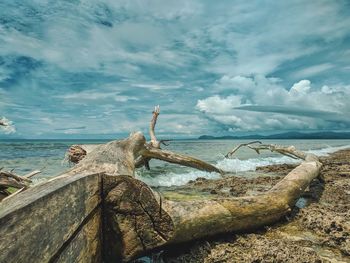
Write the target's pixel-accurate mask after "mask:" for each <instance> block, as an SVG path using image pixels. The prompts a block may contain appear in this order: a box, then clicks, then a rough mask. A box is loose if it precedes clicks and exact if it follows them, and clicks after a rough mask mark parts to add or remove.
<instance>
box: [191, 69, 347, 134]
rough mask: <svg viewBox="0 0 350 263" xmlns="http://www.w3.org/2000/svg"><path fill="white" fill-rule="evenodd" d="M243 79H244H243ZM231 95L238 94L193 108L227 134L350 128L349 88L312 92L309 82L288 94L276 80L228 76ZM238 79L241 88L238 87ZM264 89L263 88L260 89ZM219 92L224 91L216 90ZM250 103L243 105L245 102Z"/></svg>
mask: <svg viewBox="0 0 350 263" xmlns="http://www.w3.org/2000/svg"><path fill="white" fill-rule="evenodd" d="M245 78H246V79H245ZM225 79H226V80H231V81H229V82H227V81H225V82H222V81H221V80H222V79H221V80H220V81H219V82H217V83H216V85H218V83H220V84H221V85H225V87H228V86H227V85H228V84H232V83H234V84H235V85H232V86H230V85H229V86H230V87H231V89H230V92H232V93H236V92H238V93H237V94H239V95H229V96H227V97H220V96H218V95H214V96H211V97H207V98H205V99H202V100H198V102H197V105H196V108H197V109H198V110H199V111H200V112H202V113H203V114H204V115H205V116H206V117H207V118H209V119H211V120H214V121H215V122H217V123H219V124H222V125H224V126H223V128H224V129H226V130H227V131H229V130H232V131H233V130H235V131H244V130H250V131H252V130H274V129H280V130H283V129H308V130H309V129H344V128H349V127H350V121H349V120H348V116H347V112H348V111H349V109H350V102H349V100H348V97H349V96H350V89H349V87H348V86H334V87H329V86H323V87H322V88H321V89H312V88H311V82H310V81H309V80H301V81H299V82H297V83H295V84H294V85H293V86H292V87H291V89H290V90H289V91H288V90H287V89H285V88H284V87H283V86H282V85H281V84H278V82H277V83H276V80H275V79H273V80H269V78H264V77H262V76H259V77H242V76H239V77H230V78H229V77H227V78H225ZM237 80H239V82H241V83H243V85H245V84H247V83H249V85H248V86H245V88H244V89H241V88H240V87H237V86H236V84H237ZM262 87H263V88H262ZM218 90H219V91H220V90H223V89H220V88H218ZM248 100H249V103H243V101H248Z"/></svg>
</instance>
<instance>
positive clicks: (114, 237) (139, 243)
mask: <svg viewBox="0 0 350 263" xmlns="http://www.w3.org/2000/svg"><path fill="white" fill-rule="evenodd" d="M145 142H146V140H145V138H144V136H143V135H142V134H141V133H136V134H133V135H131V137H129V138H128V139H125V140H122V141H115V142H111V143H109V144H106V145H105V146H99V147H98V148H96V149H95V150H93V151H92V152H91V153H89V154H88V155H87V156H86V158H84V159H83V160H82V161H81V162H80V163H79V164H78V165H77V166H76V167H77V168H73V169H72V171H71V172H73V173H74V171H76V172H79V173H82V172H87V171H94V172H97V171H100V172H104V173H105V174H106V175H105V179H104V180H103V181H104V187H103V188H104V202H105V206H104V209H105V210H104V217H105V219H104V222H105V223H104V226H105V228H104V238H105V239H106V240H107V241H108V242H105V248H104V249H105V252H104V255H105V261H106V262H109V260H112V259H116V258H118V260H123V261H127V260H130V259H133V258H135V257H137V256H140V255H142V254H144V253H147V252H148V251H150V250H152V249H154V248H157V247H160V246H164V245H169V244H175V243H178V242H185V241H189V240H193V239H197V238H203V237H207V236H211V235H216V234H220V233H226V232H232V231H246V230H253V229H256V228H258V227H261V226H264V225H268V224H271V223H274V222H276V221H278V220H280V219H281V218H282V217H283V216H285V215H287V214H288V213H289V212H290V210H291V208H292V207H293V206H294V205H295V202H296V201H297V199H298V198H299V197H300V195H301V193H302V192H303V191H304V190H305V188H306V187H307V186H308V185H309V183H310V182H311V180H313V179H314V178H316V177H317V176H318V174H319V171H320V168H321V163H320V162H319V161H318V158H317V157H316V156H315V155H312V154H305V153H303V152H301V151H298V150H296V149H295V148H294V147H283V146H277V145H265V144H258V145H255V144H253V145H252V144H248V145H247V146H249V148H252V149H254V150H256V151H257V152H260V151H261V150H270V151H274V152H278V153H281V154H285V155H288V156H294V157H298V158H301V159H302V160H303V161H302V163H301V164H300V165H299V166H298V167H297V168H295V169H294V170H293V171H292V172H290V173H289V174H288V175H287V176H286V177H285V178H284V179H283V180H281V181H280V182H279V183H278V184H276V185H275V186H274V187H273V188H272V189H271V190H270V191H268V192H266V193H263V194H260V195H257V196H246V197H240V198H218V199H211V200H192V201H176V200H163V199H162V198H161V196H159V194H157V193H155V192H153V191H152V189H151V188H150V187H149V186H147V185H146V184H145V183H143V182H141V181H139V180H136V179H134V178H133V174H134V169H135V160H137V158H139V157H140V156H143V157H147V158H157V159H162V160H165V161H168V162H173V163H177V164H182V165H183V163H182V160H185V164H186V165H188V164H191V167H194V168H197V169H198V168H199V169H204V170H212V171H216V172H219V173H220V172H222V171H220V170H215V169H216V168H214V167H213V166H210V167H204V164H202V163H200V165H197V164H198V162H201V161H199V160H197V159H193V158H192V157H186V158H188V159H184V158H185V157H184V156H183V155H179V156H178V155H177V154H174V153H172V152H168V151H164V150H161V149H156V148H153V147H147V144H145ZM111 153H114V155H113V156H111V155H110V154H111ZM107 156H108V157H109V158H106V157H107Z"/></svg>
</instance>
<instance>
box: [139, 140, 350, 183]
mask: <svg viewBox="0 0 350 263" xmlns="http://www.w3.org/2000/svg"><path fill="white" fill-rule="evenodd" d="M346 148H350V145H345V146H340V147H327V148H322V149H317V150H309V151H307V152H309V153H313V154H315V155H318V156H327V155H328V154H330V153H333V152H336V151H338V150H342V149H346ZM298 162H300V160H295V159H292V158H290V157H287V156H280V157H261V158H250V159H247V160H240V159H227V158H225V159H221V160H218V161H217V163H216V164H215V165H216V166H217V167H218V168H220V169H222V170H224V171H227V172H231V173H238V172H248V171H255V170H256V168H257V167H259V166H266V165H273V164H283V163H287V164H292V163H298ZM184 169H186V172H183V173H178V172H164V173H161V174H158V175H157V176H151V175H144V174H142V173H137V174H136V178H138V179H140V180H142V181H144V182H145V183H147V184H149V185H151V186H166V187H169V186H179V185H184V184H186V183H188V182H189V181H191V180H195V179H197V178H199V177H203V178H206V179H219V178H221V177H220V175H219V174H217V173H208V172H203V171H197V170H192V169H188V168H184Z"/></svg>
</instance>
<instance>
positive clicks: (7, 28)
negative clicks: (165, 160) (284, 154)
mask: <svg viewBox="0 0 350 263" xmlns="http://www.w3.org/2000/svg"><path fill="white" fill-rule="evenodd" d="M157 104H159V105H160V106H161V115H160V119H159V124H158V127H157V128H158V133H160V134H161V135H162V136H167V137H179V138H180V137H195V136H197V135H201V134H211V135H223V134H243V133H275V132H283V131H319V130H338V131H340V130H341V131H348V130H350V116H349V115H350V2H349V1H346V0H344V1H341V0H339V1H338V0H329V1H322V0H315V1H306V0H304V1H246V0H242V1H211V0H207V1H202V0H200V1H181V0H177V1H170V0H169V1H165V0H158V1H147V0H142V1H141V0H140V1H129V0H126V1H122V0H101V1H96V0H80V1H79V0H74V1H73V0H69V1H68V0H59V1H57V0H56V1H50V0H3V1H1V2H0V118H1V117H3V118H4V120H6V121H8V122H9V123H12V125H13V127H12V128H11V129H6V130H4V129H3V130H2V133H1V134H0V136H2V137H11V136H12V137H13V136H16V137H22V138H76V137H85V138H104V137H119V136H124V135H126V134H128V133H129V132H130V131H134V130H141V131H146V130H147V127H148V122H149V119H150V116H151V111H152V108H153V106H154V105H157ZM5 118H6V119H5Z"/></svg>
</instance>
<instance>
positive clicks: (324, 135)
mask: <svg viewBox="0 0 350 263" xmlns="http://www.w3.org/2000/svg"><path fill="white" fill-rule="evenodd" d="M160 137H162V136H160ZM124 138H125V137H122V136H116V137H111V138H87V139H86V138H47V139H45V138H43V139H25V138H0V142H14V141H16V142H21V141H23V142H26V141H60V142H61V141H96V142H108V141H111V140H120V139H124ZM162 139H169V140H171V141H196V140H347V139H350V132H314V133H302V132H285V133H278V134H272V135H262V134H253V135H241V136H234V135H224V136H213V135H201V136H199V137H193V138H171V136H166V137H165V136H164V138H162Z"/></svg>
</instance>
